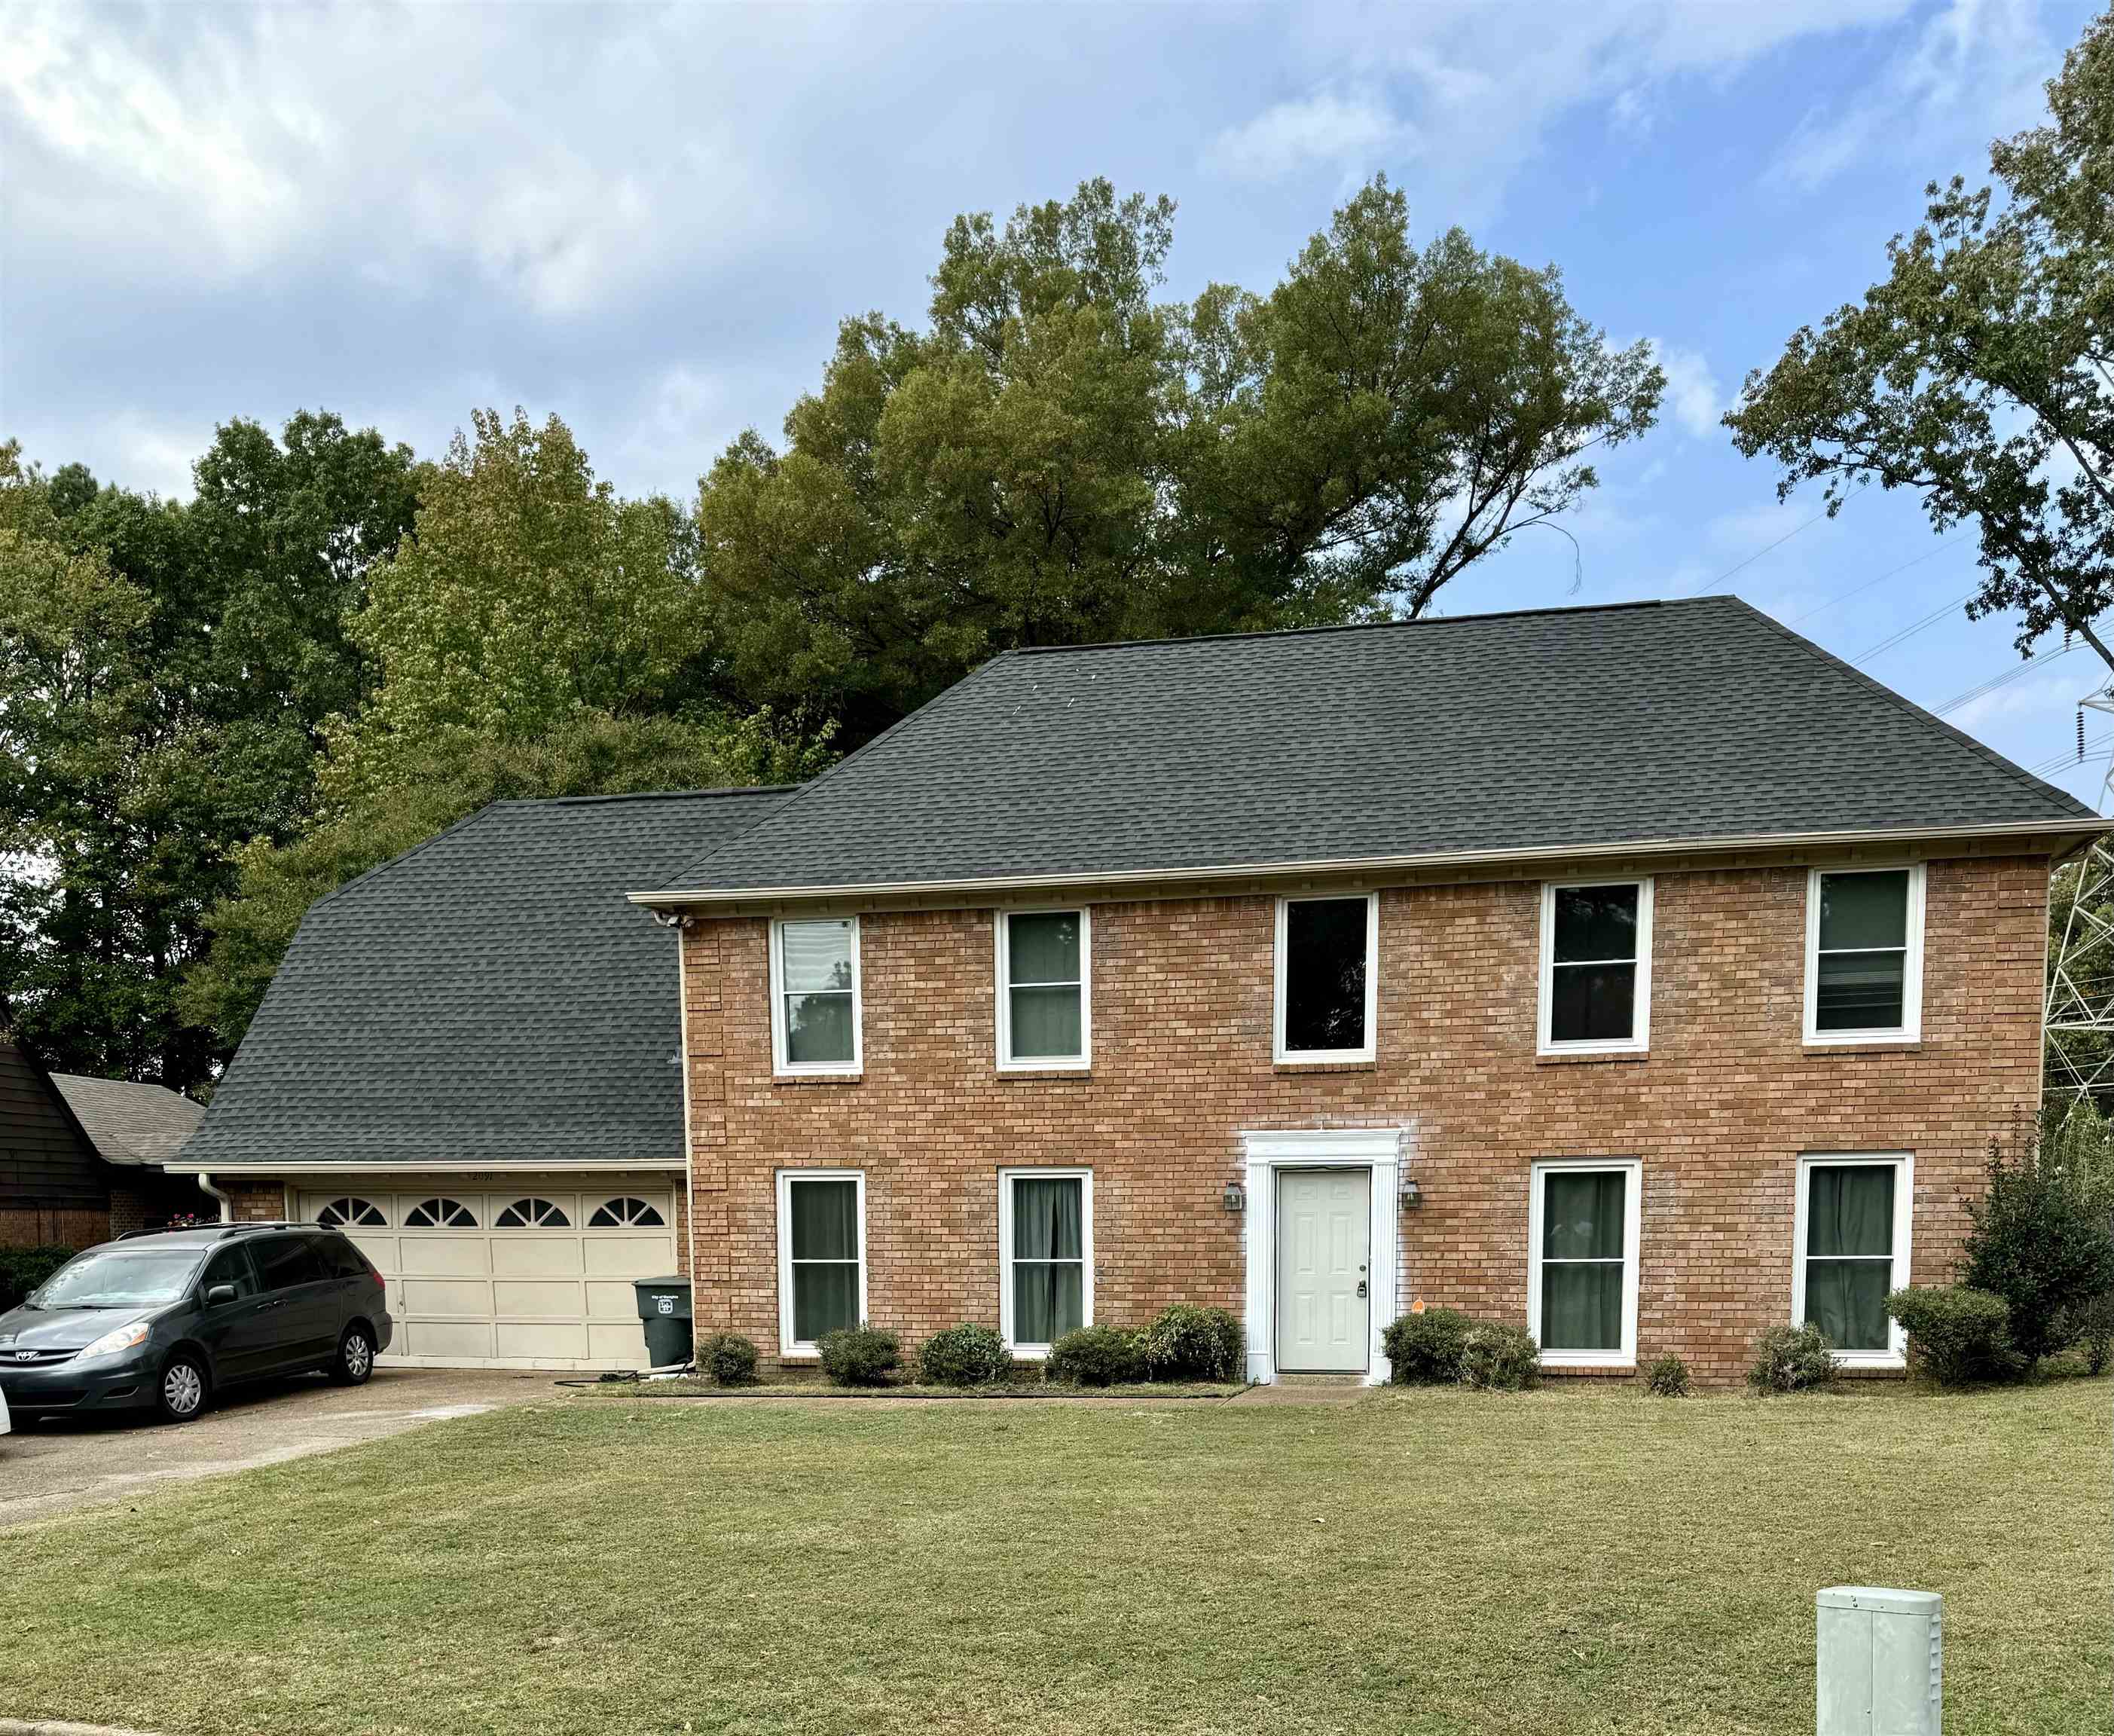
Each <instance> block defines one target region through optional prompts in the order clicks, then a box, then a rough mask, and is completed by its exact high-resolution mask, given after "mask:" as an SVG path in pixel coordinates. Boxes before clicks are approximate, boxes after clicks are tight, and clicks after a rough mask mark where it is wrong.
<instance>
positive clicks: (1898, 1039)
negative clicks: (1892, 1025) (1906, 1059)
mask: <svg viewBox="0 0 2114 1736" xmlns="http://www.w3.org/2000/svg"><path fill="white" fill-rule="evenodd" d="M1922 1041H1923V1033H1922V1032H1920V1031H1808V1032H1807V1033H1805V1046H1806V1047H1808V1048H1809V1049H1901V1048H1912V1047H1915V1045H1916V1044H1918V1043H1920V1042H1922Z"/></svg>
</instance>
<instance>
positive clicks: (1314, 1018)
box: [1273, 892, 1380, 1061]
mask: <svg viewBox="0 0 2114 1736" xmlns="http://www.w3.org/2000/svg"><path fill="white" fill-rule="evenodd" d="M1379 943H1380V897H1379V895H1378V894H1376V893H1370V892H1368V893H1362V894H1360V895H1358V896H1357V897H1353V898H1280V899H1279V900H1278V901H1277V996H1276V1017H1275V1020H1274V1023H1275V1026H1276V1030H1275V1033H1274V1035H1275V1042H1274V1045H1273V1047H1274V1051H1275V1055H1276V1058H1277V1059H1278V1060H1281V1061H1359V1060H1371V1059H1372V1058H1373V1027H1374V1024H1375V1019H1374V1016H1373V1015H1374V999H1373V997H1374V991H1375V986H1376V978H1377V977H1378V975H1379V973H1378V971H1377V970H1376V969H1375V966H1374V960H1375V956H1376V955H1377V954H1378V952H1379V950H1380V945H1379Z"/></svg>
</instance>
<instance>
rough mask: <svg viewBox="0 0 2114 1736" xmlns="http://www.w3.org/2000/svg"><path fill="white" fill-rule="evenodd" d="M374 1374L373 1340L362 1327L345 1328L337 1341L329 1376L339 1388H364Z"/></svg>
mask: <svg viewBox="0 0 2114 1736" xmlns="http://www.w3.org/2000/svg"><path fill="white" fill-rule="evenodd" d="M373 1372H374V1340H373V1339H371V1338H369V1337H368V1335H367V1328H366V1327H364V1326H347V1327H346V1328H345V1336H344V1337H343V1338H341V1339H340V1340H338V1341H337V1357H336V1360H335V1361H333V1362H332V1363H331V1370H330V1375H331V1378H332V1380H333V1381H336V1382H337V1383H338V1385H339V1386H364V1385H366V1383H367V1377H368V1376H369V1375H370V1374H372V1373H373Z"/></svg>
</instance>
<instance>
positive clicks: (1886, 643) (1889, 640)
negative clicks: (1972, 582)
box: [1850, 591, 1974, 669]
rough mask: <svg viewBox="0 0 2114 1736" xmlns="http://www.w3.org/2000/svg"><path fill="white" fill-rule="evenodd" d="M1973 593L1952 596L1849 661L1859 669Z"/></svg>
mask: <svg viewBox="0 0 2114 1736" xmlns="http://www.w3.org/2000/svg"><path fill="white" fill-rule="evenodd" d="M1973 600H1974V592H1972V591H1970V592H1969V593H1967V594H1966V596H1965V597H1956V598H1953V599H1952V602H1948V603H1947V604H1945V605H1944V607H1942V608H1937V609H1933V610H1932V611H1930V613H1929V614H1928V615H1926V616H1924V617H1923V619H1922V620H1921V621H1911V622H1910V623H1909V625H1907V626H1906V627H1904V628H1902V629H1901V631H1900V632H1898V633H1894V634H1889V635H1888V636H1887V637H1886V638H1885V639H1881V640H1880V641H1879V643H1878V644H1876V645H1874V646H1873V647H1872V648H1871V649H1870V650H1869V651H1867V652H1865V653H1864V654H1863V655H1861V656H1860V657H1852V658H1851V660H1850V661H1851V662H1853V663H1855V664H1856V665H1857V666H1858V667H1860V669H1861V668H1862V667H1863V666H1865V664H1867V663H1869V662H1871V661H1872V659H1873V658H1874V657H1877V656H1878V655H1879V654H1880V653H1882V652H1886V651H1891V650H1892V649H1893V648H1894V647H1895V646H1897V645H1898V644H1901V642H1902V641H1903V640H1905V639H1914V638H1915V636H1916V634H1919V633H1921V632H1924V630H1927V629H1929V628H1931V627H1934V626H1936V625H1938V623H1939V622H1940V621H1944V620H1946V619H1947V617H1948V616H1951V615H1952V611H1954V610H1955V609H1956V608H1959V607H1961V605H1962V604H1963V603H1966V602H1972V601H1973Z"/></svg>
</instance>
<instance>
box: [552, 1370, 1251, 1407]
mask: <svg viewBox="0 0 2114 1736" xmlns="http://www.w3.org/2000/svg"><path fill="white" fill-rule="evenodd" d="M574 1390H577V1391H579V1392H583V1393H585V1394H587V1395H588V1396H590V1397H593V1398H597V1399H845V1400H848V1401H856V1400H858V1399H1096V1400H1099V1401H1100V1402H1102V1403H1106V1402H1107V1401H1108V1400H1110V1399H1119V1400H1120V1399H1231V1398H1234V1397H1236V1396H1238V1395H1239V1394H1241V1393H1242V1392H1244V1391H1246V1390H1247V1387H1246V1386H1245V1384H1243V1383H1242V1382H1240V1381H1139V1382H1137V1383H1136V1384H1135V1385H1131V1384H1119V1385H1117V1386H1064V1385H1063V1384H1061V1383H1059V1382H1057V1381H1040V1380H1036V1381H1030V1380H1017V1381H994V1382H993V1383H992V1384H991V1385H990V1386H966V1387H965V1386H927V1385H925V1384H924V1383H923V1382H922V1381H891V1382H890V1383H888V1384H887V1385H885V1386H831V1385H830V1384H829V1382H827V1381H820V1380H812V1381H757V1383H756V1384H755V1385H753V1386H721V1385H720V1384H719V1383H718V1382H717V1381H700V1380H693V1379H691V1378H689V1377H688V1376H682V1375H677V1376H674V1377H672V1378H670V1379H667V1380H657V1381H594V1382H593V1383H592V1384H591V1385H588V1386H580V1387H578V1388H576V1389H574Z"/></svg>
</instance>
